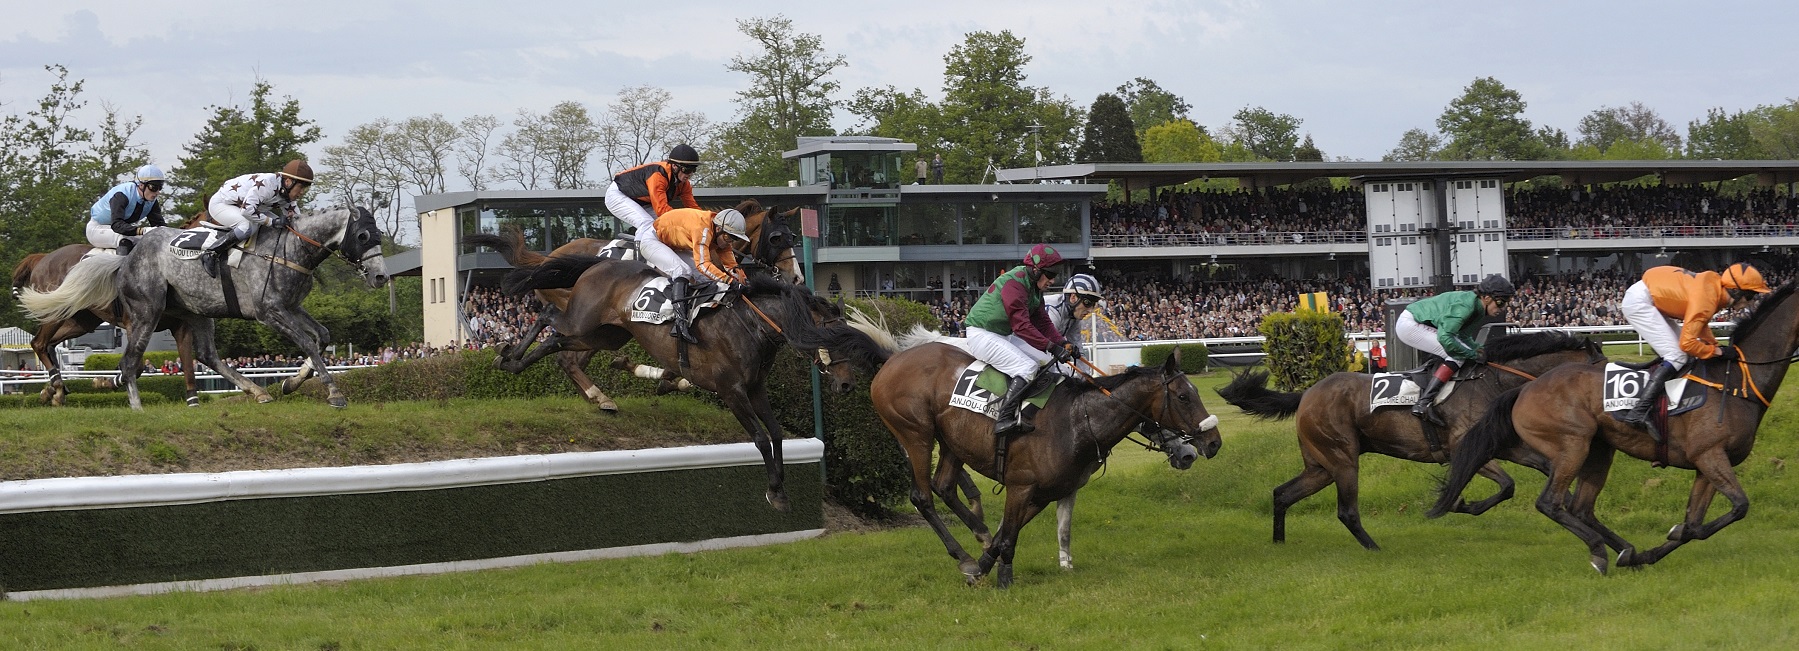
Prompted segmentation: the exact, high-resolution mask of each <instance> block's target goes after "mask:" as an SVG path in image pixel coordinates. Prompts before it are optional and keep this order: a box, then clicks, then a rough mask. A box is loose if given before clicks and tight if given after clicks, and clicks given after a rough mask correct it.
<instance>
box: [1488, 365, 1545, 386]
mask: <svg viewBox="0 0 1799 651" xmlns="http://www.w3.org/2000/svg"><path fill="white" fill-rule="evenodd" d="M1487 366H1491V367H1493V368H1496V369H1499V370H1501V371H1505V372H1507V373H1511V374H1512V375H1516V376H1518V377H1521V378H1524V381H1525V382H1529V381H1531V380H1535V379H1537V376H1535V375H1531V374H1529V373H1525V372H1524V371H1520V370H1518V369H1515V368H1512V367H1510V366H1506V365H1504V364H1500V363H1498V362H1487Z"/></svg>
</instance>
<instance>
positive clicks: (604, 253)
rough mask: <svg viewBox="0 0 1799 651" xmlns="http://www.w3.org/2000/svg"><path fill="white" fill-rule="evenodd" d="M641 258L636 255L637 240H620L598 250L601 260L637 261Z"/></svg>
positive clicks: (608, 243)
mask: <svg viewBox="0 0 1799 651" xmlns="http://www.w3.org/2000/svg"><path fill="white" fill-rule="evenodd" d="M642 257H643V256H641V255H638V253H637V240H631V239H624V238H620V239H616V240H613V241H611V242H607V243H606V246H604V247H601V248H600V259H602V260H639V259H642Z"/></svg>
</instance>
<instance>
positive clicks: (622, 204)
mask: <svg viewBox="0 0 1799 651" xmlns="http://www.w3.org/2000/svg"><path fill="white" fill-rule="evenodd" d="M606 209H607V210H610V211H612V216H614V217H617V218H619V219H622V220H625V223H627V224H630V225H631V227H632V228H635V229H637V235H638V237H639V238H641V237H642V236H643V233H644V231H647V230H650V228H651V227H652V226H653V225H654V224H655V223H656V216H655V215H652V214H650V211H649V210H648V209H646V208H644V207H643V204H640V203H637V200H636V199H632V198H630V197H627V196H625V193H623V192H620V191H619V190H618V184H616V183H614V184H612V185H611V186H609V187H607V188H606ZM639 241H642V240H641V239H639Z"/></svg>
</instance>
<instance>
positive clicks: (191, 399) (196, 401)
mask: <svg viewBox="0 0 1799 651" xmlns="http://www.w3.org/2000/svg"><path fill="white" fill-rule="evenodd" d="M187 406H189V407H198V406H200V396H188V397H187Z"/></svg>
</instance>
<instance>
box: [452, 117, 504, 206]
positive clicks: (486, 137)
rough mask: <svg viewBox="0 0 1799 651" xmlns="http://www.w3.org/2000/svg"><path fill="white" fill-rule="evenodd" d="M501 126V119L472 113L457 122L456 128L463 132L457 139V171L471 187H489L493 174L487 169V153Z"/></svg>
mask: <svg viewBox="0 0 1799 651" xmlns="http://www.w3.org/2000/svg"><path fill="white" fill-rule="evenodd" d="M499 128H500V119H499V118H496V117H494V116H491V115H471V116H468V117H466V118H463V119H462V121H461V122H458V123H456V130H457V131H458V132H460V133H461V137H460V138H457V140H456V173H458V174H461V175H462V180H463V181H466V182H467V183H468V185H469V188H470V189H473V190H477V191H480V190H486V189H487V182H488V180H489V179H490V174H491V172H490V171H489V170H488V169H487V155H488V153H489V152H488V150H489V149H490V148H491V146H492V143H493V132H494V131H497V130H499Z"/></svg>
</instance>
